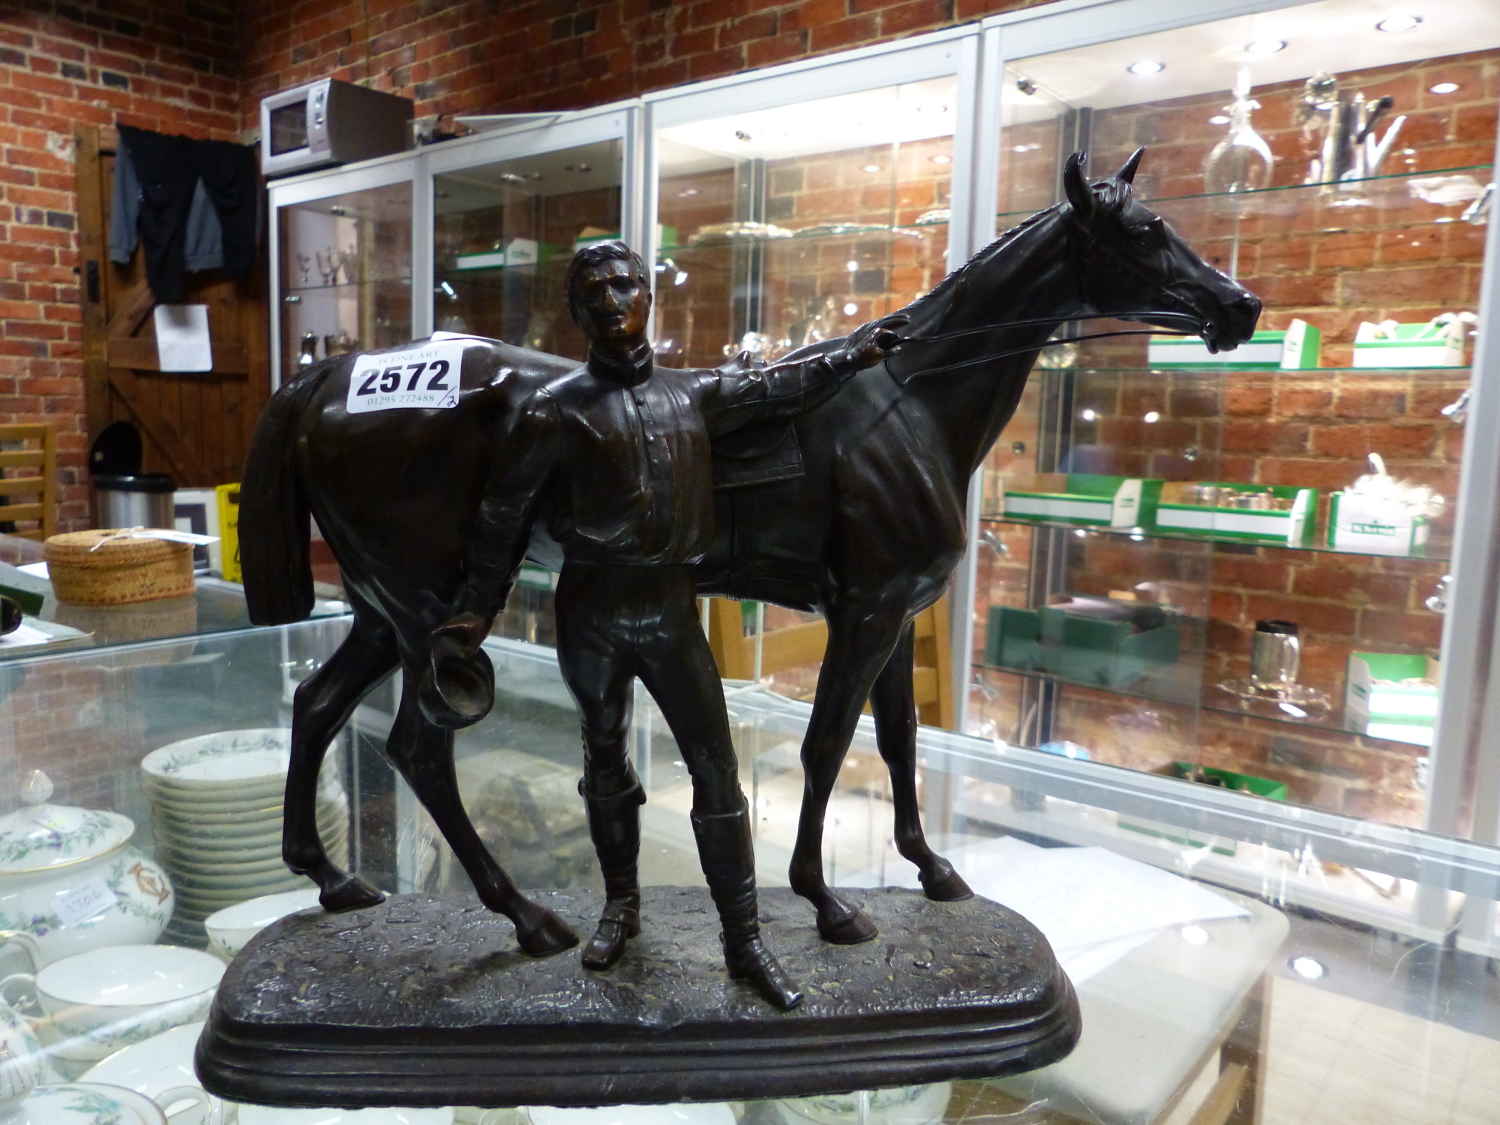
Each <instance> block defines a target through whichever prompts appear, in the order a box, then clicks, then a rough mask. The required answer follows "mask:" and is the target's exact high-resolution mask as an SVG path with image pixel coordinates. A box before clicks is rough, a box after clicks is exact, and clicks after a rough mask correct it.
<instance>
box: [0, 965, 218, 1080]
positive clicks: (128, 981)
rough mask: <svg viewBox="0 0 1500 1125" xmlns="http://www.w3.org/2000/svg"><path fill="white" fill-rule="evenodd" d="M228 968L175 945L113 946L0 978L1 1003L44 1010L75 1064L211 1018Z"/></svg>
mask: <svg viewBox="0 0 1500 1125" xmlns="http://www.w3.org/2000/svg"><path fill="white" fill-rule="evenodd" d="M223 975H224V962H222V961H220V960H219V959H218V958H217V957H211V956H210V955H209V954H207V953H201V952H199V951H198V950H196V949H183V948H180V947H179V946H175V945H111V946H103V947H101V948H99V949H91V950H89V951H88V952H87V953H78V954H75V955H73V956H72V957H64V958H63V959H62V960H60V961H54V962H53V963H52V964H50V965H48V966H46V967H45V968H43V969H42V970H41V972H39V973H36V974H35V975H33V974H31V973H15V974H13V975H11V976H9V977H6V978H5V979H4V980H0V998H3V999H4V1000H6V1001H8V1002H11V1003H15V1002H16V1001H18V1000H19V1001H20V1002H21V1003H22V1004H23V1005H28V1004H29V1005H30V1006H32V1007H33V1008H37V1009H40V1012H41V1014H42V1015H43V1016H45V1017H46V1022H47V1023H49V1024H50V1025H51V1028H52V1030H53V1032H54V1033H55V1037H56V1039H57V1040H58V1042H57V1045H56V1047H54V1048H53V1050H54V1051H56V1052H58V1053H61V1054H63V1055H65V1056H67V1057H69V1058H71V1059H74V1060H77V1059H85V1058H87V1059H94V1060H98V1059H102V1058H104V1057H105V1056H106V1055H111V1054H113V1053H114V1052H116V1051H118V1050H120V1049H121V1048H122V1047H128V1046H130V1045H131V1044H132V1043H139V1042H141V1041H143V1040H146V1039H150V1038H151V1037H152V1036H153V1035H160V1034H161V1033H162V1032H164V1031H167V1030H169V1029H171V1028H174V1027H177V1026H179V1025H180V1024H184V1023H193V1022H195V1021H197V1020H201V1019H203V1017H204V1016H206V1015H207V1014H208V1007H209V1004H211V1003H212V1002H213V998H214V990H215V989H216V988H218V985H219V978H220V977H222V976H223Z"/></svg>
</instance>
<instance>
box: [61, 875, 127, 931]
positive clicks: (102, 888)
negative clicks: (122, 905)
mask: <svg viewBox="0 0 1500 1125" xmlns="http://www.w3.org/2000/svg"><path fill="white" fill-rule="evenodd" d="M114 904H115V892H114V891H112V890H110V889H109V884H108V883H106V882H105V881H104V877H103V876H102V875H95V876H94V877H93V878H92V879H87V880H85V881H84V882H82V883H80V884H79V885H78V886H76V887H74V888H73V889H72V890H71V891H68V892H66V893H65V894H61V895H58V896H57V899H56V901H55V902H54V903H53V904H52V906H53V909H54V910H56V911H57V917H58V920H59V921H61V922H62V924H63V925H64V926H77V925H81V924H82V923H84V922H87V921H88V920H89V919H90V918H93V917H96V916H97V915H99V914H102V913H103V912H104V911H105V910H108V909H109V908H110V907H111V906H113V905H114Z"/></svg>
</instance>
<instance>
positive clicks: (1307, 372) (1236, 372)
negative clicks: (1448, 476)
mask: <svg viewBox="0 0 1500 1125" xmlns="http://www.w3.org/2000/svg"><path fill="white" fill-rule="evenodd" d="M1063 342H1064V343H1065V342H1066V341H1063ZM1228 354H1230V355H1233V354H1234V353H1233V352H1230V353H1228ZM1042 371H1045V372H1053V371H1056V372H1062V373H1070V372H1071V373H1076V374H1080V375H1144V374H1151V375H1230V376H1235V377H1236V378H1241V379H1245V378H1252V379H1254V378H1261V379H1264V378H1272V379H1274V378H1288V377H1290V378H1297V377H1302V376H1306V377H1324V378H1335V379H1341V378H1344V377H1345V376H1350V375H1352V376H1355V377H1358V378H1370V379H1380V378H1385V379H1405V378H1407V377H1409V376H1412V375H1428V374H1431V375H1433V376H1445V375H1459V374H1464V375H1466V374H1468V373H1469V371H1470V367H1469V365H1468V364H1464V365H1463V366H1460V367H1236V366H1234V365H1233V364H1228V363H1205V364H1202V365H1201V366H1193V367H1188V366H1183V367H1175V366H1174V367H1163V366H1160V365H1158V366H1155V367H1152V366H1133V367H1125V366H1120V365H1115V366H1112V367H1094V366H1086V367H1085V366H1080V367H1074V366H1069V367H1046V368H1040V369H1038V373H1040V372H1042Z"/></svg>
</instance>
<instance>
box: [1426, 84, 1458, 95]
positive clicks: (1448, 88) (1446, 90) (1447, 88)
mask: <svg viewBox="0 0 1500 1125" xmlns="http://www.w3.org/2000/svg"><path fill="white" fill-rule="evenodd" d="M1457 89H1458V83H1457V82H1439V83H1438V84H1437V85H1436V86H1429V87H1427V92H1428V93H1430V94H1451V93H1453V92H1454V91H1455V90H1457Z"/></svg>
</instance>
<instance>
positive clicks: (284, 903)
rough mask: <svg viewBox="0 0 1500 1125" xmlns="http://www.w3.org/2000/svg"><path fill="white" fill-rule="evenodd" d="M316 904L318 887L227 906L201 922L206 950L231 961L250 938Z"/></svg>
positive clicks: (264, 896)
mask: <svg viewBox="0 0 1500 1125" xmlns="http://www.w3.org/2000/svg"><path fill="white" fill-rule="evenodd" d="M317 905H318V888H317V887H307V888H304V889H303V890H300V891H283V892H282V893H281V894H277V895H262V896H261V897H260V898H252V899H251V900H250V901H248V902H240V903H236V904H235V905H234V906H226V907H225V908H224V909H223V910H220V911H218V912H217V913H215V914H210V915H209V916H208V918H207V919H206V920H205V921H204V923H203V928H204V929H205V930H207V931H208V951H209V952H210V953H213V954H217V955H218V956H220V957H222V958H223V959H224V960H226V961H233V960H234V959H235V957H236V956H238V955H239V952H240V950H242V949H244V948H245V946H246V945H247V944H248V943H249V941H250V939H251V938H253V937H254V936H255V935H256V934H258V933H260V932H261V930H263V929H265V928H266V927H267V926H269V925H270V924H271V923H272V922H276V921H279V920H280V919H282V918H285V917H286V916H287V915H288V914H295V913H296V912H297V911H299V910H306V909H307V908H308V907H312V906H317Z"/></svg>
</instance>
